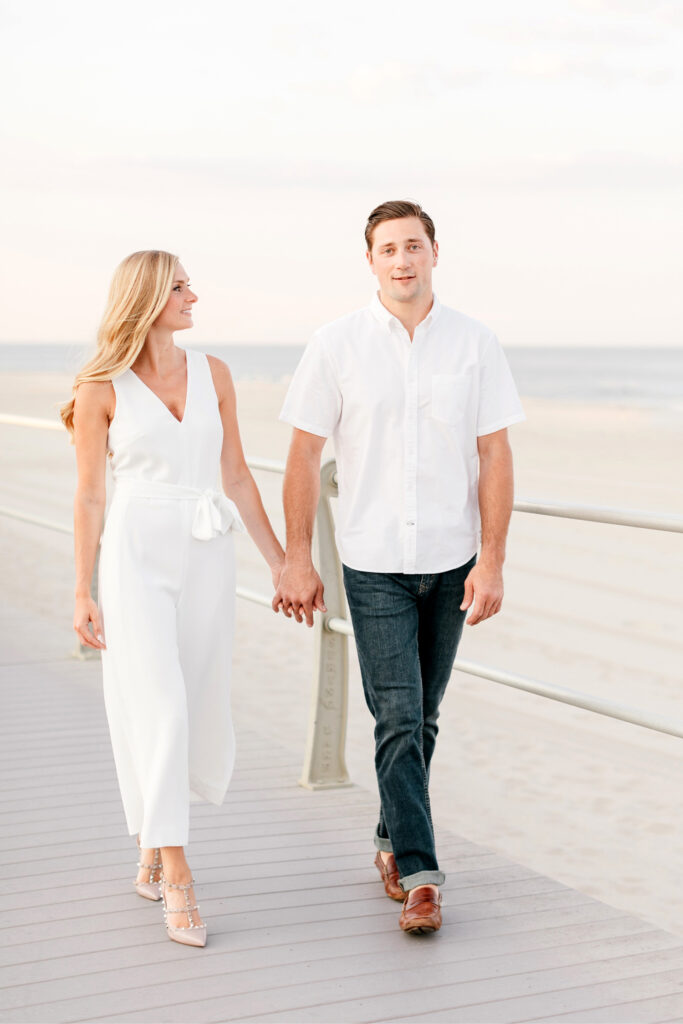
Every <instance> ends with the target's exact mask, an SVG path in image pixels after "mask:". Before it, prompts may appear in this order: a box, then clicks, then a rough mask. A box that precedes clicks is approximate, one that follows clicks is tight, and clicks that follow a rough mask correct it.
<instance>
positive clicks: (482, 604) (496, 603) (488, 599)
mask: <svg viewBox="0 0 683 1024" xmlns="http://www.w3.org/2000/svg"><path fill="white" fill-rule="evenodd" d="M502 603H503V569H502V566H500V565H498V564H493V563H490V562H486V561H484V560H482V561H481V562H477V564H476V565H475V567H474V569H472V570H471V572H470V573H469V575H468V576H467V579H466V580H465V597H464V600H463V602H462V604H461V605H460V609H461V611H465V610H466V609H467V608H470V607H471V606H472V604H474V611H473V612H472V614H471V615H470V617H469V619H468V620H467V625H468V626H476V624H477V623H478V622H483V621H484V619H489V618H490V617H491V616H492V615H496V614H497V613H498V612H499V611H500V606H501V605H502Z"/></svg>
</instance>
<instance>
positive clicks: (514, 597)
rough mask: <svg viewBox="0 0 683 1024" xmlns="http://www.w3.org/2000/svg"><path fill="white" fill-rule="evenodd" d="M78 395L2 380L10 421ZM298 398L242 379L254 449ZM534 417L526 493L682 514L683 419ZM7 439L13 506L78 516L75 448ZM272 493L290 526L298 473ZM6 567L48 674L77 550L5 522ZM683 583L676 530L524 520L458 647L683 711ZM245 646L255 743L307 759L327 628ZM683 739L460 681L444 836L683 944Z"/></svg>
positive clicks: (268, 439)
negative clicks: (484, 617) (288, 504)
mask: <svg viewBox="0 0 683 1024" xmlns="http://www.w3.org/2000/svg"><path fill="white" fill-rule="evenodd" d="M70 384H71V382H70V379H69V378H67V377H64V376H61V375H57V374H44V375H41V374H35V373H32V374H19V373H16V374H9V373H5V374H0V411H2V412H14V413H21V414H24V415H35V416H45V417H54V416H55V415H56V413H55V407H56V403H57V402H58V401H59V400H60V399H63V398H64V397H65V396H66V395H68V393H69V389H70ZM285 387H286V383H285V382H284V381H283V382H279V383H272V382H256V381H243V382H238V399H239V410H240V423H241V427H242V433H243V438H244V444H245V449H246V450H247V452H248V453H249V454H250V455H254V456H256V455H258V456H264V457H270V458H275V459H284V457H285V455H286V451H287V445H288V440H289V429H288V428H287V427H285V426H284V425H282V424H279V423H278V422H277V414H278V411H279V408H280V404H281V401H282V397H283V395H284V391H285ZM525 409H526V412H527V417H528V419H527V422H526V423H524V424H521V425H519V426H517V427H514V428H513V429H512V430H511V439H512V443H513V448H514V453H515V464H516V480H517V482H516V492H517V494H518V495H519V496H522V497H535V498H546V499H556V500H566V501H571V502H586V503H595V504H602V505H614V506H624V507H631V508H640V509H648V510H652V511H669V512H673V513H677V514H682V513H683V480H682V479H681V472H680V450H681V442H682V441H683V411H681V410H673V409H669V410H667V409H654V408H653V409H648V408H627V407H618V406H613V407H600V406H592V405H582V404H570V403H556V402H549V401H545V400H540V399H534V400H527V401H525ZM0 430H2V443H1V444H0V467H1V472H0V504H1V505H5V506H9V507H13V508H18V509H22V510H24V511H26V512H30V513H33V514H36V515H41V516H43V517H45V518H47V519H50V520H53V521H55V522H60V523H64V524H68V523H70V520H71V502H72V496H73V485H74V480H75V467H74V457H73V449H72V448H71V447H70V446H69V445H68V443H67V441H66V438H65V437H64V436H62V435H61V434H59V433H48V432H43V431H32V430H31V431H29V430H22V429H19V428H15V427H9V426H2V427H0ZM326 451H327V450H326ZM329 454H330V455H331V454H332V453H331V452H330V453H329ZM257 480H258V482H259V485H260V486H261V489H262V493H263V495H264V500H265V502H266V507H267V508H268V509H269V511H270V512H271V514H272V518H273V521H274V523H275V525H276V528H277V529H278V531H279V533H280V534H281V535H282V533H283V523H282V515H281V511H280V501H279V495H280V488H281V478H280V477H279V476H275V475H271V474H265V473H258V474H257ZM238 544H239V548H238V550H239V571H238V578H239V582H240V583H241V584H242V585H243V586H248V587H251V588H254V589H258V590H261V591H263V592H264V593H268V592H269V590H270V583H269V574H268V572H267V571H266V570H265V568H264V567H263V566H262V565H261V564H260V563H259V559H258V556H257V554H256V552H255V549H254V548H253V546H252V545H251V542H250V541H249V539H248V538H246V537H239V538H238ZM0 556H1V558H2V566H3V576H4V581H5V582H4V588H3V611H2V619H1V620H0V631H3V630H7V629H22V630H25V633H26V638H27V643H30V644H31V645H32V649H33V650H34V651H35V658H36V661H40V659H41V658H46V657H48V656H51V657H54V656H55V652H57V653H58V655H61V654H63V655H64V656H65V657H67V656H68V652H69V650H70V649H71V648H72V647H73V645H74V644H73V640H72V633H71V628H70V626H71V594H72V561H71V539H70V538H69V537H68V536H65V535H60V534H56V533H53V532H51V531H47V530H43V529H40V528H38V527H33V526H29V525H27V524H22V523H18V522H15V521H12V520H9V519H4V518H3V520H2V528H1V530H0ZM682 571H683V537H681V536H680V535H674V534H666V533H653V532H650V531H645V530H637V529H631V528H627V527H612V526H604V525H599V524H586V523H576V522H570V521H564V520H560V519H548V518H543V517H539V516H534V515H527V514H522V513H518V514H515V515H514V516H513V523H512V527H511V532H510V540H509V548H508V562H507V573H506V600H505V605H504V608H503V612H502V613H501V615H499V616H498V617H496V618H495V619H493V620H491V621H489V622H486V623H484V624H482V625H480V626H477V627H476V628H474V629H466V631H465V635H464V638H463V642H462V645H461V649H460V654H461V655H462V657H464V658H467V659H470V660H472V661H478V662H482V663H485V664H489V665H492V666H496V667H500V668H505V669H508V670H510V671H513V672H518V673H520V674H523V675H526V676H530V677H533V678H537V679H546V680H549V681H552V682H555V683H557V684H559V685H563V686H568V687H571V688H573V689H577V690H582V691H585V692H591V693H596V694H601V695H604V696H609V697H611V698H613V699H615V700H619V701H622V702H624V703H629V704H633V705H637V706H640V707H642V708H646V709H650V710H652V711H657V712H658V713H661V714H665V715H669V716H671V717H672V718H676V719H679V720H680V719H683V711H681V697H680V690H681V681H682V680H681V676H682V672H681V665H682V663H683V631H682V630H681V627H680V621H681V615H682V613H683V597H682V596H681V589H680V579H681V574H682ZM237 636H238V638H239V641H238V645H237V654H236V662H235V672H234V684H233V693H234V710H235V719H236V725H237V729H238V740H239V728H240V724H241V725H242V726H243V727H245V728H247V727H249V728H253V729H256V730H258V731H260V732H261V733H262V734H264V735H272V736H277V738H278V739H279V740H280V742H282V743H284V744H286V745H288V746H289V747H291V749H292V750H295V751H297V752H300V753H301V756H303V747H304V738H305V732H306V725H307V719H308V704H309V691H310V678H311V666H312V640H313V638H312V633H311V632H310V631H307V630H306V629H305V628H304V627H303V626H297V625H296V624H295V623H293V622H289V621H287V620H285V619H284V618H282V617H276V616H275V615H273V613H272V612H270V611H268V610H267V609H265V608H260V607H258V606H255V605H253V604H247V603H246V602H239V603H238V630H237ZM266 638H267V642H265V640H266ZM0 640H1V632H0ZM351 652H352V657H351V677H350V699H349V729H348V751H347V755H348V766H349V771H350V774H351V777H352V779H353V780H354V782H357V783H358V784H360V785H362V786H365V787H367V788H371V789H374V787H375V782H374V773H373V765H372V721H371V719H370V716H369V713H368V712H367V710H366V708H365V705H364V702H363V698H362V691H361V685H360V678H359V673H358V666H357V663H356V661H355V654H354V653H353V644H351ZM0 656H1V655H0ZM681 742H682V741H680V740H676V739H674V738H672V737H666V736H661V735H658V734H655V733H652V732H648V731H647V730H644V729H639V728H637V727H635V726H629V725H626V724H623V723H619V722H613V721H609V720H607V719H604V718H601V717H599V716H596V715H591V714H590V713H588V712H581V711H578V710H576V709H572V708H569V707H567V706H564V705H559V704H555V703H553V702H550V701H547V700H543V699H541V698H535V697H532V696H529V695H526V694H523V693H518V692H515V691H512V690H509V689H507V688H505V687H502V686H499V685H497V684H495V683H489V682H487V681H485V680H481V679H476V678H473V677H468V676H465V675H463V674H461V673H456V674H454V676H453V680H452V685H451V687H450V689H449V692H448V694H447V696H446V699H445V702H444V705H443V712H442V718H441V736H440V740H439V746H438V747H437V753H436V758H435V762H434V766H433V775H432V799H433V811H434V817H435V821H436V824H437V829H438V827H439V826H442V827H444V828H448V829H450V830H453V831H454V832H457V833H460V834H462V835H463V836H465V837H467V838H469V839H472V840H474V841H476V842H478V843H482V844H485V845H487V846H489V847H491V848H493V849H495V850H498V851H500V852H502V853H504V854H506V855H507V856H509V857H511V858H512V859H514V860H517V861H519V862H521V863H523V864H525V865H528V866H530V867H532V868H534V869H536V870H538V871H540V872H543V873H545V874H547V875H550V876H552V877H554V878H557V879H559V880H560V881H563V882H565V883H567V884H568V885H571V886H573V887H575V888H577V889H580V890H582V891H585V892H586V893H588V894H590V895H592V896H596V897H598V898H600V899H602V900H605V901H606V902H608V903H610V904H612V905H614V906H616V907H619V908H622V909H624V910H627V911H630V912H632V913H635V914H638V915H640V916H642V917H645V918H646V919H648V920H650V921H652V922H653V923H656V924H657V925H659V926H660V927H663V928H666V929H668V930H670V931H673V932H677V933H679V934H683V895H682V894H681V888H680V885H679V879H680V878H681V877H683V821H682V816H681V814H680V801H681V796H680V794H681V782H680V776H681V769H680V765H681V755H682V753H683V746H681ZM295 782H296V780H295V779H292V783H293V784H295ZM368 853H369V856H370V855H371V846H370V837H368ZM445 896H446V898H447V890H446V892H445Z"/></svg>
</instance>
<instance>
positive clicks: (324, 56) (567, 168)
mask: <svg viewBox="0 0 683 1024" xmlns="http://www.w3.org/2000/svg"><path fill="white" fill-rule="evenodd" d="M682 44H683V2H681V0H675V2H671V0H661V2H660V0H517V2H516V3H514V4H512V3H510V2H509V0H477V3H472V2H470V0H468V2H466V3H465V2H462V0H450V2H449V4H448V5H446V4H445V3H444V2H443V0H440V2H438V3H435V2H433V0H423V2H422V3H419V4H416V3H406V2H403V0H394V2H391V3H389V2H385V0H373V2H368V0H363V2H358V0H346V2H345V3H344V4H343V5H326V4H321V3H320V2H319V0H315V2H314V0H292V2H290V3H288V4H283V3H281V2H277V3H276V2H270V0H268V2H261V0H252V2H250V3H249V4H244V3H243V2H239V3H236V2H233V0H193V2H192V4H180V3H177V2H175V0H164V2H159V0H135V2H133V0H117V2H116V3H111V4H106V5H105V4H99V3H93V2H92V0H65V2H61V3H59V4H55V3H54V2H52V0H51V2H49V3H47V2H32V0H10V2H6V0H0V69H1V70H0V86H1V87H2V95H3V103H2V107H1V108H0V145H1V147H2V158H1V159H0V185H1V188H2V204H1V208H0V211H1V212H0V261H1V264H2V267H3V279H4V281H5V284H6V287H7V290H6V293H5V308H4V316H3V318H2V321H1V322H0V341H15V342H16V341H55V342H79V343H81V342H88V341H90V340H92V339H93V338H94V335H95V332H96V329H97V324H98V321H99V318H100V315H101V312H102V309H103V306H104V302H105V299H106V294H107V290H108V286H109V280H110V278H111V274H112V272H113V269H114V267H115V266H116V265H117V263H118V262H119V261H120V260H121V259H122V258H123V257H124V256H125V255H127V254H128V253H129V252H132V251H134V250H136V249H143V248H163V249H169V250H171V251H172V252H175V253H178V254H179V255H180V257H181V259H182V261H183V264H184V266H185V267H186V269H187V271H188V273H189V274H190V277H191V280H192V283H193V286H194V288H195V290H196V291H197V293H198V295H199V299H200V301H199V304H198V307H197V310H196V316H195V324H196V327H195V328H194V329H193V331H192V339H191V340H192V343H196V344H201V343H203V342H205V343H217V342H226V343H237V342H254V343H259V342H261V343H276V342H283V343H290V344H291V343H304V342H305V341H306V340H307V339H308V337H309V336H310V334H311V332H312V331H313V330H314V329H315V328H316V327H317V326H319V325H320V324H321V323H325V322H327V321H329V320H332V319H334V318H336V317H337V316H341V315H343V314H344V313H346V312H350V311H351V310H353V309H357V308H359V307H360V306H363V305H365V304H367V302H368V301H369V300H370V297H371V296H372V293H373V290H374V287H375V284H374V278H373V277H372V275H371V274H370V272H369V270H368V268H367V265H366V261H365V254H364V242H363V229H364V225H365V220H366V218H367V215H368V213H369V212H370V210H371V209H372V208H373V207H374V206H375V205H377V204H378V203H380V202H382V201H384V200H387V199H399V198H410V199H415V200H417V201H419V202H420V203H421V204H422V205H423V207H424V208H425V209H426V210H427V211H428V212H429V213H430V215H431V216H432V217H433V219H434V220H435V223H436V228H437V238H438V240H439V244H440V260H439V267H438V268H437V270H436V272H435V278H434V281H435V289H436V291H437V292H438V294H439V297H440V299H441V301H442V302H445V303H446V304H447V305H450V306H453V307H455V308H457V309H460V310H461V311H463V312H465V313H468V314H469V315H471V316H474V317H477V318H478V319H480V320H483V321H484V322H485V323H486V324H487V325H488V326H490V327H492V328H493V329H494V330H495V331H496V332H497V334H498V335H499V337H500V338H501V341H502V342H503V344H505V345H525V344H526V345H543V346H551V345H574V344H576V345H652V346H654V345H677V344H679V343H680V341H681V324H682V323H683V315H682V314H683V308H682V307H683V299H682V297H681V296H682V295H683V289H681V287H680V271H679V267H680V256H679V252H680V238H681V227H682V226H683V225H682V222H683V216H682V207H683V204H682V202H681V198H682V191H683V174H682V171H683V141H682V136H681V131H680V120H681V109H683V104H682V103H681V100H682V98H683V97H682V95H681V94H682V92H683V89H682V88H681V82H682V72H681V65H682V61H681V57H682V50H683V45H682ZM188 340H189V339H188Z"/></svg>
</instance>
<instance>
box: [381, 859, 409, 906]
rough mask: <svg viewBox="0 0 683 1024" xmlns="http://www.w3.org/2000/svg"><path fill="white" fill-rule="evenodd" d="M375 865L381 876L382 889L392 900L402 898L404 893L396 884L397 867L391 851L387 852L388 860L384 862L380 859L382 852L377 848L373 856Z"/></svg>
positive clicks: (404, 896)
mask: <svg viewBox="0 0 683 1024" xmlns="http://www.w3.org/2000/svg"><path fill="white" fill-rule="evenodd" d="M375 867H376V868H377V870H378V871H379V873H380V875H381V876H382V881H383V882H384V891H385V893H386V894H387V896H390V897H391V899H392V900H404V899H405V898H406V894H405V893H404V891H403V889H402V888H401V886H400V885H399V884H398V867H397V866H396V861H395V860H394V855H393V853H390V854H389V860H388V861H387V862H386V864H385V863H384V861H383V860H382V854H381V853H380V852H379V850H378V851H377V856H376V857H375Z"/></svg>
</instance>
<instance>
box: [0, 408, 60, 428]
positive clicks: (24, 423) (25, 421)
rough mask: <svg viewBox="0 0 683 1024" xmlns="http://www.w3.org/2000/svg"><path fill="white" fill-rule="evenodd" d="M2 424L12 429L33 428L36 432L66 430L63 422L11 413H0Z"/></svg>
mask: <svg viewBox="0 0 683 1024" xmlns="http://www.w3.org/2000/svg"><path fill="white" fill-rule="evenodd" d="M0 423H6V424H7V425H8V426H11V427H33V429H34V430H64V429H65V428H64V424H63V423H62V421H61V420H45V419H40V418H39V417H38V416H14V415H13V414H12V413H9V412H0Z"/></svg>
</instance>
